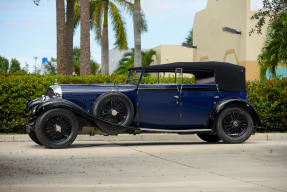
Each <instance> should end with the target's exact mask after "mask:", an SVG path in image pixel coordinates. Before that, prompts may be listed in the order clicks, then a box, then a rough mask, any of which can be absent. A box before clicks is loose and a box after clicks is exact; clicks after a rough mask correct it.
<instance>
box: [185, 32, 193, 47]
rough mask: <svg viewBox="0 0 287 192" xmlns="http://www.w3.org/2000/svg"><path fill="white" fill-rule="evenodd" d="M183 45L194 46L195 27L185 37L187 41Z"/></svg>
mask: <svg viewBox="0 0 287 192" xmlns="http://www.w3.org/2000/svg"><path fill="white" fill-rule="evenodd" d="M182 46H186V47H192V46H193V29H191V30H190V31H188V35H187V37H186V38H185V41H184V42H183V43H182Z"/></svg>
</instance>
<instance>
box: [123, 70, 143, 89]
mask: <svg viewBox="0 0 287 192" xmlns="http://www.w3.org/2000/svg"><path fill="white" fill-rule="evenodd" d="M135 73H139V77H138V78H130V77H131V75H134V74H135ZM142 75H143V70H132V69H131V70H129V73H128V75H127V79H126V84H132V85H137V86H138V85H139V84H140V82H141V79H142ZM136 81H137V82H136Z"/></svg>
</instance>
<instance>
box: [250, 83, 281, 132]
mask: <svg viewBox="0 0 287 192" xmlns="http://www.w3.org/2000/svg"><path fill="white" fill-rule="evenodd" d="M247 100H248V101H249V102H250V103H251V104H252V105H253V106H254V107H255V109H256V111H257V112H258V114H259V116H260V118H261V119H262V121H263V124H264V130H263V131H266V132H270V131H276V132H286V131H287V78H283V79H282V80H280V79H273V80H266V81H264V82H259V81H251V82H247Z"/></svg>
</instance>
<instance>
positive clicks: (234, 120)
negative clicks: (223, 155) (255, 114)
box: [216, 106, 254, 143]
mask: <svg viewBox="0 0 287 192" xmlns="http://www.w3.org/2000/svg"><path fill="white" fill-rule="evenodd" d="M253 128H254V121H253V119H252V117H251V115H250V114H249V112H248V111H247V110H245V109H243V108H242V107H237V106H232V107H227V108H226V109H224V110H223V111H222V112H221V113H220V115H219V117H218V118H217V123H216V130H217V135H218V137H219V138H221V139H222V140H223V141H224V142H225V143H243V142H244V141H246V140H247V139H248V138H249V137H250V135H251V134H252V132H253Z"/></svg>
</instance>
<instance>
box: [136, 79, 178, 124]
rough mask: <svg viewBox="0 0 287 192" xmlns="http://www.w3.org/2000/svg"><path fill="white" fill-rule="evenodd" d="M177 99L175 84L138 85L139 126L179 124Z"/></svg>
mask: <svg viewBox="0 0 287 192" xmlns="http://www.w3.org/2000/svg"><path fill="white" fill-rule="evenodd" d="M178 99H179V92H178V87H177V85H176V84H156V85H139V87H138V111H139V113H138V115H139V117H138V124H139V126H140V127H147V128H166V129H168V128H174V127H178V125H180V122H179V110H180V107H179V101H178Z"/></svg>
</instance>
